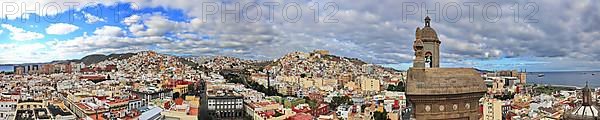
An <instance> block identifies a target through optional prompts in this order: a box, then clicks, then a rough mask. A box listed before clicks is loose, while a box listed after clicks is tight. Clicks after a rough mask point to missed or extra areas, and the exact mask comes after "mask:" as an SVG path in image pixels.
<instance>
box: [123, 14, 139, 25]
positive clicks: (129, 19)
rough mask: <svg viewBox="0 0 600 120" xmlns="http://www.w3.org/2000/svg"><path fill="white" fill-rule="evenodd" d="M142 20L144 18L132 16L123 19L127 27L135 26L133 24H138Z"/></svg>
mask: <svg viewBox="0 0 600 120" xmlns="http://www.w3.org/2000/svg"><path fill="white" fill-rule="evenodd" d="M141 19H142V17H141V16H139V15H131V16H129V17H127V18H125V19H123V23H124V24H125V25H133V24H137V23H138V22H139V21H140V20H141Z"/></svg>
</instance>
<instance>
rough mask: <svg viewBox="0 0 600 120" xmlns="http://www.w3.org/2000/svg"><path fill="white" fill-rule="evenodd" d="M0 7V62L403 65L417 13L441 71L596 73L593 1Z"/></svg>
mask: <svg viewBox="0 0 600 120" xmlns="http://www.w3.org/2000/svg"><path fill="white" fill-rule="evenodd" d="M65 1H67V0H60V1H58V0H57V1H36V2H32V1H27V2H23V1H2V4H1V5H2V6H0V7H1V9H0V10H1V13H0V14H1V17H2V23H1V25H0V64H11V63H30V62H48V61H52V60H63V59H78V58H81V57H83V56H85V55H88V54H98V53H99V54H109V53H124V52H136V51H142V50H154V51H157V52H160V53H167V54H174V55H186V56H187V55H192V56H203V55H226V56H235V57H241V58H246V59H259V60H268V59H275V58H278V57H280V56H282V55H284V54H286V53H289V52H293V51H304V52H308V51H312V50H314V49H325V50H330V51H331V53H332V54H336V55H340V56H347V57H355V58H360V59H362V60H365V61H367V62H370V63H374V64H381V65H384V66H390V67H395V68H397V69H406V68H407V66H408V65H410V64H411V60H412V58H413V52H412V41H413V40H414V31H415V29H416V27H422V26H423V25H424V23H423V18H424V17H425V16H431V17H432V18H433V23H432V25H431V26H432V27H433V28H434V29H435V30H436V31H437V33H438V36H439V38H440V40H441V41H442V48H441V51H442V54H441V56H442V62H443V63H442V66H444V67H477V68H481V69H487V70H500V69H517V70H519V69H527V70H528V71H558V70H598V68H600V62H599V61H598V58H600V47H598V46H600V23H598V21H600V8H599V5H600V3H599V2H598V1H594V0H581V1H578V2H570V1H566V0H565V1H523V0H519V1H502V2H496V1H446V0H445V1H430V2H426V3H425V2H422V1H416V0H415V1H401V0H316V1H310V0H225V1H218V0H119V1H117V0H111V1H103V2H93V1H92V0H89V1H80V2H65Z"/></svg>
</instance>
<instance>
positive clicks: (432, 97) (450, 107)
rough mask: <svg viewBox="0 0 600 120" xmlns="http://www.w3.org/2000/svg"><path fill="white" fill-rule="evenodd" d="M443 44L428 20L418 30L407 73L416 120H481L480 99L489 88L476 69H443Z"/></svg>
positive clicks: (407, 82) (408, 90) (408, 94)
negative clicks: (441, 48)
mask: <svg viewBox="0 0 600 120" xmlns="http://www.w3.org/2000/svg"><path fill="white" fill-rule="evenodd" d="M440 45H441V41H440V40H439V38H438V37H437V33H436V32H435V30H434V29H433V28H432V27H431V19H430V18H429V17H426V18H425V26H424V27H423V28H417V30H416V33H415V40H414V43H413V50H414V52H415V59H414V60H413V66H412V67H411V68H409V70H408V76H407V81H406V95H407V97H408V99H409V101H410V103H412V108H413V109H412V111H413V114H412V118H416V119H417V120H479V118H480V117H481V115H480V114H479V99H480V98H481V97H483V95H484V94H485V92H486V86H485V84H484V82H483V79H482V78H481V76H480V74H479V72H478V71H476V70H475V69H473V68H440Z"/></svg>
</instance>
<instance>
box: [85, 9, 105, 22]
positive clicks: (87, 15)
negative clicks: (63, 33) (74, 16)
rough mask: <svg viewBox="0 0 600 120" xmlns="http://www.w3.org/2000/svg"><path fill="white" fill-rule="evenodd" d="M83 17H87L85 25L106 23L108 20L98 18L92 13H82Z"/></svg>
mask: <svg viewBox="0 0 600 120" xmlns="http://www.w3.org/2000/svg"><path fill="white" fill-rule="evenodd" d="M82 13H83V16H84V17H85V19H86V20H85V23H88V24H92V23H96V22H106V20H104V19H103V18H100V17H98V16H94V15H92V14H90V13H86V12H82Z"/></svg>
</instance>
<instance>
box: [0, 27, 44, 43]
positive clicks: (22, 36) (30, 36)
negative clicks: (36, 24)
mask: <svg viewBox="0 0 600 120" xmlns="http://www.w3.org/2000/svg"><path fill="white" fill-rule="evenodd" d="M0 26H2V27H3V28H5V29H7V30H8V31H10V39H12V40H17V41H26V40H34V39H40V38H44V35H43V34H40V33H36V32H31V31H26V30H24V29H22V28H17V27H14V26H12V25H10V24H2V25H0Z"/></svg>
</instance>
